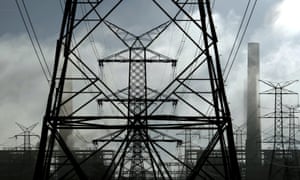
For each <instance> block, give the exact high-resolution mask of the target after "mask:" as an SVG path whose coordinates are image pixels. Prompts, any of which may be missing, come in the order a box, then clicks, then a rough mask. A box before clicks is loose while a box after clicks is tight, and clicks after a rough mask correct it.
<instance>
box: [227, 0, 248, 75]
mask: <svg viewBox="0 0 300 180" xmlns="http://www.w3.org/2000/svg"><path fill="white" fill-rule="evenodd" d="M250 2H251V0H248V3H247V6H246V9H245V11H244V14H243V17H242V21H241V23H240V26H239V29H238V31H237V33H236V36H235V39H234V42H233V44H232V48H231V50H230V53H229V56H228V58H227V62H226V64H225V67H224V70H223V74H224V73H225V71H226V69H227V66H228V65H229V62H230V59H231V57H232V54H233V50H234V49H235V46H236V43H237V40H238V38H239V36H240V33H241V30H242V27H243V24H244V21H245V18H246V15H247V12H248V10H249V6H250Z"/></svg>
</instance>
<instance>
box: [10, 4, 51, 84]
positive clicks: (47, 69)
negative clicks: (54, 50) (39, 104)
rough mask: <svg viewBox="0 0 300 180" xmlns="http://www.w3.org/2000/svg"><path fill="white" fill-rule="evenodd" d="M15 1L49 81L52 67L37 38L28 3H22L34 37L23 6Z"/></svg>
mask: <svg viewBox="0 0 300 180" xmlns="http://www.w3.org/2000/svg"><path fill="white" fill-rule="evenodd" d="M15 2H16V5H17V8H18V11H19V14H20V16H21V19H22V21H23V24H24V26H25V29H26V32H27V34H28V37H29V39H30V42H31V45H32V47H33V50H34V53H35V55H36V57H37V59H38V61H39V64H40V66H41V68H42V72H43V74H44V76H45V78H46V80H47V82H48V83H49V81H50V80H49V77H50V76H51V73H50V69H49V66H48V64H47V62H46V58H45V56H44V53H43V51H42V48H41V45H40V43H39V40H38V38H37V34H36V32H35V30H34V27H33V24H32V21H31V19H30V16H29V13H28V10H27V8H26V5H25V2H24V1H23V0H22V4H23V6H24V10H25V14H26V17H27V19H28V22H29V25H30V28H31V30H32V33H33V37H32V35H31V32H30V29H29V27H28V25H27V23H26V19H25V16H24V14H23V11H22V9H21V6H20V4H19V2H18V0H15ZM34 41H35V42H36V44H37V46H38V47H36V44H35V42H34ZM39 52H40V54H41V56H42V58H41V57H40V54H39ZM42 61H44V64H45V65H43V63H42ZM44 66H46V68H45V67H44Z"/></svg>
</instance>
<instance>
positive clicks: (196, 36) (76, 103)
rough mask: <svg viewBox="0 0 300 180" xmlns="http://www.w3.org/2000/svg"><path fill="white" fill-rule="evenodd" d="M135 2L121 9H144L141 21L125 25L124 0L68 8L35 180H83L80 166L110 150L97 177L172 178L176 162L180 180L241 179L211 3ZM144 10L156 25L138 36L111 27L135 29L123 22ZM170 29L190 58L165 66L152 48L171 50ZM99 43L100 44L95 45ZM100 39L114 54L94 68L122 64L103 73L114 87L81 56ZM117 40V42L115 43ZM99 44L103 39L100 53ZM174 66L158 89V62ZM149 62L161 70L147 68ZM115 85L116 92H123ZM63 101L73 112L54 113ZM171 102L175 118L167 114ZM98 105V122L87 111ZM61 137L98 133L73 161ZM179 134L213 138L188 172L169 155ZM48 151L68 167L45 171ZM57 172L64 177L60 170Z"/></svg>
mask: <svg viewBox="0 0 300 180" xmlns="http://www.w3.org/2000/svg"><path fill="white" fill-rule="evenodd" d="M134 2H135V3H136V4H131V5H129V6H127V7H132V6H134V7H136V8H139V6H138V5H137V4H140V5H144V3H145V4H147V3H148V4H147V6H141V7H143V8H144V9H142V11H141V9H139V10H137V12H140V14H136V15H134V16H131V17H129V15H127V14H120V13H121V12H122V8H124V7H126V4H128V3H132V1H126V0H115V1H110V0H109V1H108V0H106V1H105V0H89V1H84V0H80V1H79V0H67V1H66V5H65V10H64V16H63V21H62V27H61V33H60V36H59V39H58V41H57V48H56V54H55V62H54V69H53V75H52V82H51V87H50V92H49V96H48V103H47V108H46V112H45V116H44V120H43V127H42V136H41V142H40V147H39V153H38V158H37V164H36V169H35V174H34V179H35V180H41V179H51V178H53V177H58V178H59V179H70V178H72V179H91V178H92V174H90V173H89V172H88V171H87V170H86V169H85V168H84V166H85V163H87V162H88V161H90V160H91V159H93V158H92V157H93V156H95V154H97V152H101V151H102V150H105V149H108V148H114V149H115V153H114V155H113V157H112V158H111V159H110V163H109V164H107V165H106V167H105V168H102V169H99V171H103V173H102V174H101V175H100V176H99V177H97V178H98V179H114V178H116V179H122V178H125V179H175V178H177V177H175V175H174V174H172V172H173V171H174V169H170V166H169V164H180V166H181V167H177V170H179V169H182V167H184V169H188V170H189V172H188V174H187V176H186V177H184V178H185V179H199V178H202V179H226V180H237V179H240V173H239V167H238V162H237V157H236V151H235V146H234V139H233V130H232V123H231V115H230V110H229V107H228V103H227V99H226V94H225V89H224V82H223V77H222V71H221V67H220V60H219V54H218V48H217V35H216V32H215V28H214V23H213V18H212V13H211V9H210V2H209V1H204V0H176V1H175V0H168V1H165V0H164V1H161V0H148V1H134ZM145 7H146V8H145ZM151 8H154V9H155V10H154V12H155V13H160V17H159V18H157V19H155V18H154V19H151V23H153V22H154V23H153V24H156V25H154V26H153V27H154V28H152V29H150V30H148V31H143V32H142V33H140V34H141V35H138V36H137V35H135V33H131V32H130V31H129V30H126V29H127V28H129V27H124V28H121V26H119V25H116V24H117V23H115V22H118V23H123V24H124V23H125V22H122V21H120V18H124V17H127V16H128V19H127V20H126V22H127V21H128V23H133V22H135V20H134V19H130V18H132V17H134V18H143V15H144V14H146V12H147V11H149V10H150V9H151ZM191 9H193V11H191ZM123 10H124V9H123ZM153 15H157V14H153ZM140 16H141V17H140ZM144 18H146V17H144ZM152 21H153V22H152ZM144 23H145V24H146V25H149V24H151V23H150V22H148V21H147V22H145V21H144ZM185 23H189V24H190V25H189V26H190V27H191V29H192V31H189V30H187V29H186V28H185V26H184V24H185ZM171 27H173V29H176V30H177V31H176V33H179V36H178V35H176V37H181V36H184V37H185V40H186V41H187V42H186V44H187V45H188V47H186V48H185V49H186V51H190V52H186V53H185V56H184V57H183V58H181V57H179V59H175V58H169V56H166V55H164V54H165V51H164V50H162V49H163V48H160V46H159V45H161V44H162V43H165V44H166V42H168V43H167V44H169V46H170V47H172V48H176V43H178V41H177V39H176V38H175V39H174V38H173V39H168V38H170V36H168V35H167V34H170V31H171V30H172V28H171ZM85 28H87V29H85ZM137 29H139V28H137ZM170 29H171V30H170ZM101 30H102V31H101ZM85 32H86V33H85ZM101 32H102V34H101ZM103 32H104V33H105V35H103ZM96 35H97V36H96ZM101 35H102V36H101ZM98 36H101V37H99V38H96V37H98ZM101 38H103V39H105V38H106V40H110V41H111V44H113V45H114V47H113V48H112V49H113V51H115V52H117V53H114V54H113V55H110V56H103V55H102V57H105V58H99V61H98V62H99V64H100V66H103V64H104V63H110V64H111V63H112V62H114V64H115V63H116V64H118V65H120V64H126V65H125V66H122V67H121V68H119V69H117V68H116V69H117V70H116V71H114V73H112V74H111V76H114V77H115V78H116V79H117V80H118V82H117V84H116V85H113V83H112V82H111V81H112V77H111V76H109V77H107V78H108V81H107V80H105V79H104V78H103V77H100V76H99V75H98V74H97V73H96V70H95V67H94V66H92V65H91V63H92V62H91V56H90V54H89V53H82V52H85V51H86V45H87V44H89V43H92V44H93V47H95V42H97V40H99V41H101ZM115 40H117V41H118V42H120V41H121V45H120V44H118V42H115ZM173 41H174V42H173ZM102 43H103V42H102ZM179 43H180V41H179ZM106 44H107V41H105V43H103V44H102V45H106ZM120 46H125V50H124V49H123V50H122V49H121V50H119V49H120ZM153 49H155V50H153ZM94 50H95V49H94ZM191 50H193V51H194V52H191ZM107 51H112V50H111V49H109V50H107ZM103 54H105V52H104V53H103ZM177 62H180V63H181V68H180V71H179V72H178V73H177V74H175V77H174V79H172V80H171V81H163V80H164V79H165V77H164V76H163V72H161V71H163V70H162V69H160V68H161V66H162V65H161V64H162V63H166V64H170V63H171V64H172V65H173V66H174V64H176V63H177ZM150 64H160V65H159V66H156V68H153V67H152V70H151V65H150ZM120 66H121V65H120ZM120 69H122V70H120ZM102 73H103V72H102ZM70 81H73V86H72V87H73V90H71V91H66V90H65V86H66V83H67V82H70ZM156 81H163V82H164V83H162V87H157V86H158V85H157V84H159V83H157V84H156V83H155V82H156ZM120 86H123V87H122V89H121V90H120ZM70 102H72V104H73V108H72V110H71V112H69V111H68V112H67V113H64V114H62V113H61V112H62V111H63V107H64V105H66V104H67V103H70ZM174 103H175V104H176V108H177V112H176V114H174V111H172V110H171V109H172V108H171V107H173V106H174ZM96 104H97V105H101V106H103V109H104V110H103V111H102V112H101V114H98V113H93V109H95V108H94V105H96ZM64 129H77V130H90V131H93V132H94V133H95V134H97V132H101V133H100V134H102V135H103V133H105V134H104V135H103V136H101V138H95V139H94V142H97V143H99V144H98V145H99V146H98V149H97V150H96V151H95V152H92V153H91V154H90V156H88V157H86V158H84V159H80V160H78V157H76V155H75V154H74V153H72V149H71V147H70V145H69V144H68V142H67V140H66V139H64V137H63V136H62V133H61V132H62V130H64ZM182 130H191V133H193V132H197V131H201V134H205V133H208V132H209V133H213V136H211V138H209V139H208V140H205V142H204V141H203V142H201V143H199V144H198V147H199V152H198V153H197V157H196V159H197V160H196V162H195V163H193V164H186V163H185V162H183V161H181V160H180V159H179V158H178V157H177V156H176V152H175V147H176V145H174V144H175V143H178V142H181V140H180V139H178V138H174V136H175V135H176V133H177V132H182ZM95 136H96V135H95ZM191 141H192V140H191ZM56 147H57V148H59V149H60V150H61V151H62V153H63V154H64V155H65V157H66V161H64V162H62V163H60V165H59V166H55V167H53V166H52V162H53V161H54V159H53V151H54V150H55V149H57V148H56ZM67 166H68V167H69V168H66V167H67ZM62 167H63V168H62ZM61 169H64V171H63V172H60V170H61Z"/></svg>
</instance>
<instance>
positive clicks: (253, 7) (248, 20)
mask: <svg viewBox="0 0 300 180" xmlns="http://www.w3.org/2000/svg"><path fill="white" fill-rule="evenodd" d="M256 4H257V0H255V1H254V4H253V6H252V9H251V12H250V15H249V17H248V19H247V22H246V25H245V28H244V31H243V33H242V36H241V39H240V41H239V44H238V47H237V49H236V51H235V54H234V56H233V59H232V61H231V64H230V66H229V70H228V73H227V75H225V74H224V75H225V78H224V81H225V82H226V81H227V79H228V76H229V74H230V72H231V70H232V67H233V64H234V62H235V60H236V57H237V54H238V52H239V50H240V47H241V44H242V42H243V40H244V37H245V34H246V32H247V30H248V26H249V23H250V20H251V18H252V16H253V12H254V10H255V7H256ZM224 72H225V71H224Z"/></svg>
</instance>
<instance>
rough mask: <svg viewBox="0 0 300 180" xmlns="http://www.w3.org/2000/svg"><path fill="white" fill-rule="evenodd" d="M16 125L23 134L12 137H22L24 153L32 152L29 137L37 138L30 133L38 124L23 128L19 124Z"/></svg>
mask: <svg viewBox="0 0 300 180" xmlns="http://www.w3.org/2000/svg"><path fill="white" fill-rule="evenodd" d="M16 124H17V126H18V127H19V128H20V129H21V130H22V131H23V132H22V133H20V134H17V135H14V137H15V138H18V137H22V138H23V139H24V142H23V144H22V145H23V150H24V151H29V150H32V144H31V137H37V138H39V135H37V134H34V133H32V130H33V129H34V128H35V127H36V126H37V125H38V123H35V124H33V125H31V126H29V127H25V126H23V125H22V124H19V123H16Z"/></svg>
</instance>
